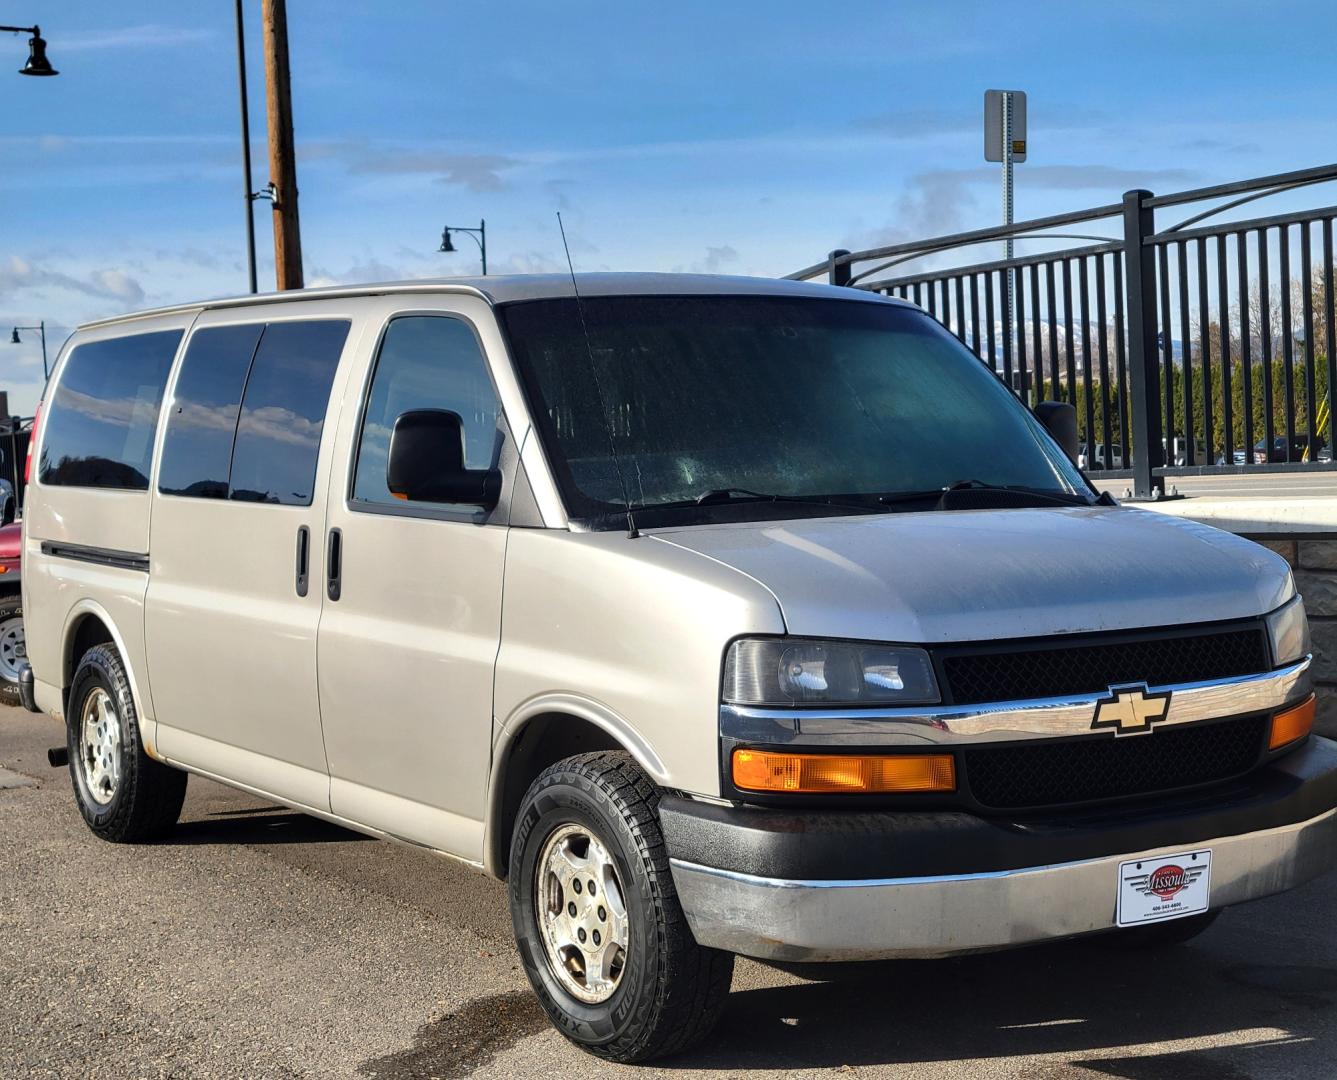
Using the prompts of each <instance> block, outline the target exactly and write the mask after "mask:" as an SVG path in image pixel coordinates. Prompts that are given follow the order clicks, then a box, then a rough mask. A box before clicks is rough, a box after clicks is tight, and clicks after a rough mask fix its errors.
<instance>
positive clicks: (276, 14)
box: [261, 0, 302, 291]
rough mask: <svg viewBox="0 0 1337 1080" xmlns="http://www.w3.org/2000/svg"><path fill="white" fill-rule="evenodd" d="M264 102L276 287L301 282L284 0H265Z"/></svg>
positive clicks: (300, 240) (295, 165) (285, 287)
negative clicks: (271, 192) (272, 210)
mask: <svg viewBox="0 0 1337 1080" xmlns="http://www.w3.org/2000/svg"><path fill="white" fill-rule="evenodd" d="M261 12H262V19H263V22H264V47H265V105H266V107H267V110H268V113H269V178H270V183H271V184H273V188H272V190H273V193H274V276H275V278H276V279H277V285H278V288H279V289H280V291H281V290H283V289H300V288H301V287H302V233H301V228H300V226H299V225H298V220H297V158H296V155H295V154H294V153H293V139H292V89H291V85H290V80H289V77H288V10H287V4H286V2H285V0H263V3H262V5H261Z"/></svg>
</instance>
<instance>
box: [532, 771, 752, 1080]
mask: <svg viewBox="0 0 1337 1080" xmlns="http://www.w3.org/2000/svg"><path fill="white" fill-rule="evenodd" d="M658 805H659V792H658V789H657V788H656V787H655V786H654V784H652V783H651V782H650V780H649V778H648V777H646V775H645V774H644V773H643V772H642V771H641V769H640V768H639V767H638V766H637V765H636V763H635V762H634V761H633V760H632V758H631V756H630V755H628V754H625V753H621V752H616V751H603V752H599V753H591V754H581V755H579V756H577V757H572V758H567V759H566V760H565V761H561V762H558V763H557V764H556V765H553V766H552V767H551V768H549V769H547V770H546V771H545V772H544V773H542V775H540V776H539V778H538V779H537V780H535V781H534V783H533V785H532V786H531V787H530V789H529V791H528V793H527V794H526V795H525V798H524V802H523V803H522V804H521V807H520V813H519V818H518V820H517V822H516V827H515V834H514V836H513V837H512V841H511V859H510V894H511V918H512V921H513V922H514V925H515V937H516V942H517V944H518V946H519V949H520V957H521V959H522V961H523V962H524V967H525V973H526V974H527V975H528V976H529V981H530V984H531V985H532V986H533V988H534V992H535V993H536V994H537V995H538V998H539V1001H540V1003H541V1004H542V1005H543V1008H544V1010H545V1011H546V1012H547V1014H548V1017H549V1019H551V1020H552V1022H553V1024H554V1025H555V1026H556V1027H557V1029H558V1030H559V1031H561V1032H562V1034H563V1035H565V1036H566V1037H567V1038H568V1039H570V1040H571V1041H572V1042H574V1043H576V1044H577V1045H579V1046H581V1047H583V1048H584V1049H586V1050H588V1051H590V1052H591V1053H593V1054H597V1055H598V1056H599V1057H602V1058H607V1059H608V1060H610V1061H620V1062H636V1061H645V1060H648V1059H650V1058H655V1057H663V1056H665V1055H667V1054H673V1053H677V1052H678V1051H680V1050H684V1049H686V1048H687V1047H689V1046H691V1045H692V1044H693V1043H695V1042H697V1041H699V1040H700V1039H702V1038H704V1037H705V1036H706V1035H707V1034H708V1033H709V1032H710V1029H711V1028H712V1027H713V1026H714V1024H715V1020H716V1019H717V1018H718V1016H719V1012H720V1009H721V1007H722V1005H723V1003H724V999H725V998H726V997H727V996H728V993H729V983H730V979H731V977H732V974H733V956H732V955H731V954H730V953H724V952H719V951H717V950H714V949H705V948H702V947H701V946H700V945H698V944H697V943H696V940H695V938H693V937H692V933H691V930H690V929H688V926H687V921H686V918H685V917H684V915H683V912H682V907H681V906H680V905H679V903H678V895H677V891H676V890H675V888H674V886H673V877H672V874H671V872H670V870H669V865H668V855H667V853H666V852H665V850H664V841H663V837H662V836H661V835H660V832H659V814H658Z"/></svg>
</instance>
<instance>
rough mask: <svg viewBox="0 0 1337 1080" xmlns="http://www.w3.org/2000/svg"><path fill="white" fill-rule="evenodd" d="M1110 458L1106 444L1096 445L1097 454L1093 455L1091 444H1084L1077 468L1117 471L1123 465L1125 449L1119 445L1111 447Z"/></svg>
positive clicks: (1079, 453) (1078, 456) (1079, 454)
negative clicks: (1106, 451)
mask: <svg viewBox="0 0 1337 1080" xmlns="http://www.w3.org/2000/svg"><path fill="white" fill-rule="evenodd" d="M1109 449H1110V453H1109V455H1108V457H1107V456H1106V454H1105V444H1104V443H1096V445H1095V453H1091V444H1090V443H1083V444H1082V446H1081V449H1080V451H1079V452H1078V455H1077V467H1078V468H1079V469H1117V468H1120V467H1121V466H1122V464H1123V448H1122V447H1120V446H1118V445H1117V444H1116V445H1114V446H1111V447H1110V448H1109Z"/></svg>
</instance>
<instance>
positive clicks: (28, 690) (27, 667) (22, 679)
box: [19, 663, 42, 712]
mask: <svg viewBox="0 0 1337 1080" xmlns="http://www.w3.org/2000/svg"><path fill="white" fill-rule="evenodd" d="M19 700H20V701H21V702H23V707H24V708H25V709H27V710H28V711H29V712H41V711H42V710H41V709H39V708H38V707H37V699H36V697H34V696H33V673H32V665H31V664H28V663H24V664H21V665H20V666H19Z"/></svg>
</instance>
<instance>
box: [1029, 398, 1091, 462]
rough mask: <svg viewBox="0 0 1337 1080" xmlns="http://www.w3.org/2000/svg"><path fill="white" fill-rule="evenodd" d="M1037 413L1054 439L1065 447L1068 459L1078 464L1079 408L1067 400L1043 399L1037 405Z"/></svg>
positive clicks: (1064, 450)
mask: <svg viewBox="0 0 1337 1080" xmlns="http://www.w3.org/2000/svg"><path fill="white" fill-rule="evenodd" d="M1035 415H1036V417H1038V418H1039V420H1040V423H1042V424H1044V426H1045V430H1046V431H1048V432H1049V434H1050V435H1052V436H1053V437H1054V441H1055V442H1056V443H1058V444H1059V446H1061V447H1063V452H1064V453H1065V454H1067V455H1068V460H1069V461H1071V462H1072V463H1073V464H1074V465H1076V464H1077V455H1078V453H1079V452H1080V447H1079V446H1078V440H1077V410H1076V409H1075V408H1073V407H1072V406H1071V405H1069V404H1068V403H1067V402H1066V401H1042V402H1040V404H1039V405H1037V406H1036V407H1035Z"/></svg>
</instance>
